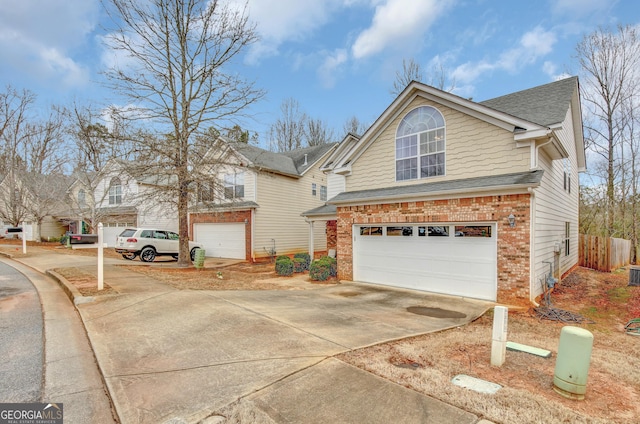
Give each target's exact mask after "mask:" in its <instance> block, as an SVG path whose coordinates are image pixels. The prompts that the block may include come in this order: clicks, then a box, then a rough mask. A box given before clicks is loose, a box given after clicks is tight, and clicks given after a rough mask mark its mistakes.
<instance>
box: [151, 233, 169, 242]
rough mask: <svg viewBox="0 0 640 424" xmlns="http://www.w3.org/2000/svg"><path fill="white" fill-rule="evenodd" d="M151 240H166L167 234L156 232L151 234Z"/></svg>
mask: <svg viewBox="0 0 640 424" xmlns="http://www.w3.org/2000/svg"><path fill="white" fill-rule="evenodd" d="M153 238H157V239H162V240H166V239H167V233H166V231H156V232H154V233H153Z"/></svg>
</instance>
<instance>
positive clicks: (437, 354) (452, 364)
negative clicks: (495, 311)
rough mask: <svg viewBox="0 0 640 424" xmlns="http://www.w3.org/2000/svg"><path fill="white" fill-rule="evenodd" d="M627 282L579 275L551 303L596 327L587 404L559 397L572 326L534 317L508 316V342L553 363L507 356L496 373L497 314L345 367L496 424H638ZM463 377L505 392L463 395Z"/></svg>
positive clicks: (635, 299) (634, 302)
mask: <svg viewBox="0 0 640 424" xmlns="http://www.w3.org/2000/svg"><path fill="white" fill-rule="evenodd" d="M628 277H629V276H628V271H622V272H617V273H612V274H606V273H598V272H595V271H591V270H587V269H583V268H580V269H578V270H576V271H575V272H574V273H572V274H571V275H570V276H569V278H567V279H565V280H564V281H563V282H562V284H560V285H558V286H557V289H556V291H555V292H554V294H552V296H551V298H552V304H553V306H554V307H556V308H563V309H566V310H571V311H573V312H576V313H582V314H584V315H586V316H588V317H589V318H591V319H593V320H594V321H595V323H594V324H584V325H578V326H580V327H583V328H586V329H588V330H590V331H591V332H592V333H593V334H594V346H593V352H592V356H591V366H590V369H589V375H588V382H587V394H586V399H585V400H584V401H575V400H570V399H565V398H564V397H562V396H560V395H558V394H557V393H556V392H555V391H553V376H554V373H555V359H556V354H557V347H558V340H559V336H560V331H561V329H562V327H563V326H564V325H566V324H564V323H561V322H555V321H548V320H541V319H539V317H537V316H536V315H535V314H534V313H533V311H529V312H526V313H513V312H511V313H509V323H508V329H509V336H508V337H509V340H510V341H513V342H517V343H522V344H527V345H530V346H535V347H539V348H543V349H547V350H550V351H551V352H552V357H551V358H550V359H544V358H541V357H538V356H534V355H530V354H527V353H523V352H516V351H507V360H506V362H505V364H504V365H503V366H502V367H493V366H491V364H490V357H491V333H492V325H493V315H492V313H491V312H490V313H488V314H485V315H484V316H482V317H480V318H479V319H478V320H476V321H474V322H473V323H471V324H469V325H467V326H464V327H459V328H455V329H451V330H447V331H444V332H439V333H434V334H428V335H424V336H419V337H415V338H410V339H405V340H400V341H397V342H392V343H386V344H382V345H377V346H373V347H370V348H366V349H361V350H357V351H352V352H349V353H346V354H342V355H339V359H341V360H344V361H346V362H348V363H350V364H353V365H355V366H358V367H360V368H362V369H365V370H367V371H370V372H372V373H374V374H377V375H379V376H381V377H383V378H387V379H389V380H392V381H394V382H397V383H398V384H401V385H403V386H406V387H408V388H411V389H413V390H416V391H419V392H421V393H424V394H427V395H429V396H433V397H435V398H438V399H440V400H442V401H444V402H447V403H450V404H452V405H455V406H458V407H460V408H462V409H465V410H467V411H470V412H472V413H474V414H478V415H479V416H481V417H483V418H486V419H488V420H491V421H494V422H496V423H512V422H518V423H540V422H544V423H567V422H589V423H636V422H637V417H638V416H640V368H639V367H638V364H637V360H638V359H637V358H639V357H640V337H633V336H628V335H626V334H624V332H623V331H622V327H623V326H624V323H626V322H627V321H628V320H629V319H630V317H631V316H633V314H634V313H635V312H634V311H637V310H638V308H639V307H640V287H629V286H628V285H627V284H628ZM623 300H624V301H623ZM639 316H640V315H639ZM572 325H576V324H572ZM458 374H467V375H471V376H473V377H477V378H481V379H484V380H487V381H491V382H494V383H497V384H500V385H502V386H503V388H502V389H501V390H499V391H498V392H497V393H496V394H494V395H486V394H480V393H476V392H473V391H471V390H468V389H463V388H460V387H457V386H454V385H453V384H452V383H451V382H450V381H451V379H452V378H453V377H455V376H456V375H458Z"/></svg>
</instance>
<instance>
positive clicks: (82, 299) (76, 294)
mask: <svg viewBox="0 0 640 424" xmlns="http://www.w3.org/2000/svg"><path fill="white" fill-rule="evenodd" d="M46 273H47V275H48V276H50V277H51V278H53V279H54V280H56V282H57V283H58V285H59V286H60V287H62V290H64V292H65V294H66V295H67V297H68V298H69V300H71V302H72V303H73V304H74V305H80V304H82V303H89V302H93V301H94V300H95V298H93V297H92V296H83V295H82V294H80V291H79V290H78V289H77V288H76V286H74V285H73V284H71V283H70V282H69V281H68V280H67V279H66V278H64V277H63V276H62V275H60V274H58V273H57V272H55V271H53V270H51V269H48V270H46Z"/></svg>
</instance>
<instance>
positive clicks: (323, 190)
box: [320, 186, 327, 200]
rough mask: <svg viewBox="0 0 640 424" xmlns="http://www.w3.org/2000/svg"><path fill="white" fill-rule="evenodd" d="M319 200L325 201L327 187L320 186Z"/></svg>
mask: <svg viewBox="0 0 640 424" xmlns="http://www.w3.org/2000/svg"><path fill="white" fill-rule="evenodd" d="M320 200H327V186H320Z"/></svg>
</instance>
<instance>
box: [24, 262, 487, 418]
mask: <svg viewBox="0 0 640 424" xmlns="http://www.w3.org/2000/svg"><path fill="white" fill-rule="evenodd" d="M16 260H18V261H19V262H22V263H24V264H25V265H28V266H31V267H33V268H35V269H37V270H38V271H40V272H46V271H47V270H48V269H51V268H53V267H58V268H61V267H79V266H80V267H87V269H90V268H91V267H92V266H93V265H92V264H91V262H92V261H93V262H94V263H95V258H91V257H78V256H73V257H71V256H70V255H64V254H59V253H54V252H36V251H35V250H34V251H33V255H27V256H26V257H22V258H16ZM117 263H128V264H131V262H128V261H127V262H125V261H120V260H116V259H110V260H108V261H105V274H104V275H105V282H106V283H108V284H109V285H110V286H111V287H113V288H115V289H116V291H117V292H118V293H119V294H116V295H103V296H96V297H95V298H94V299H86V298H85V299H83V298H81V297H78V296H79V293H78V292H77V290H75V291H74V287H72V286H71V287H68V289H67V290H68V292H69V293H70V295H71V297H72V298H73V299H74V301H75V303H76V308H77V310H78V311H79V312H80V315H81V317H82V321H83V323H84V326H85V328H86V330H87V334H88V336H89V339H90V341H91V345H92V347H93V351H94V352H95V356H96V358H97V361H98V364H99V367H100V370H101V372H102V375H103V378H104V381H105V382H106V385H107V388H108V391H109V394H110V395H111V398H112V400H113V404H114V406H115V410H116V412H117V415H118V417H119V419H120V420H121V422H123V423H138V422H140V423H157V422H186V423H195V422H206V423H218V422H229V423H230V422H253V421H256V422H265V423H280V422H282V423H284V422H305V423H316V422H317V423H326V422H344V423H363V422H367V423H388V422H402V423H425V422H427V423H428V422H434V423H469V424H472V423H477V422H479V419H478V417H477V416H475V415H473V414H470V413H468V412H465V411H462V410H460V409H457V408H455V407H452V406H450V405H447V404H444V403H442V402H440V401H437V400H435V399H432V398H429V397H427V396H423V395H421V394H419V393H417V392H414V391H412V390H409V389H406V388H404V387H401V386H398V385H396V384H394V383H393V382H390V381H387V380H384V379H381V378H379V377H376V376H374V375H372V374H370V373H367V372H365V371H362V370H360V369H357V368H354V367H352V366H350V365H347V364H345V363H343V362H341V361H339V360H336V359H334V358H333V356H334V355H336V354H338V353H341V352H344V351H347V350H350V349H354V348H358V347H363V346H366V345H371V344H375V343H380V342H383V341H387V340H392V339H398V338H404V337H409V336H413V335H417V334H422V333H425V332H430V331H436V330H439V329H442V328H443V326H444V327H445V328H446V327H447V326H458V325H462V324H464V323H465V322H467V321H468V320H470V319H473V318H475V317H476V316H478V315H480V314H481V313H483V312H484V310H485V309H486V306H485V305H482V304H479V303H478V304H476V303H473V302H463V301H460V300H458V301H456V300H455V299H453V300H452V299H445V300H443V299H442V298H438V299H431V297H430V296H428V295H424V294H421V293H413V292H409V291H401V290H384V289H378V288H370V287H366V286H359V285H353V286H347V287H348V288H349V290H350V291H352V292H354V293H356V292H357V293H358V296H353V297H349V298H345V297H343V296H338V295H337V291H338V290H344V289H345V285H341V287H338V288H337V289H336V288H331V287H328V288H321V289H317V290H313V291H307V292H295V291H290V292H284V291H273V292H251V291H243V292H233V293H232V292H224V291H222V292H214V291H193V290H176V289H173V288H172V287H169V286H168V285H166V284H163V283H161V282H158V281H155V280H152V279H150V278H148V277H145V276H143V275H141V274H139V273H135V272H132V271H129V270H126V269H123V268H122V267H117V266H115V264H117ZM60 282H61V284H62V285H63V286H70V284H68V283H66V281H65V280H64V279H63V278H61V279H60ZM430 301H433V302H444V301H449V302H457V303H456V304H455V307H456V308H458V309H463V310H465V311H466V313H467V319H465V320H463V321H451V322H443V320H433V319H429V318H428V317H420V316H416V315H412V314H408V313H406V312H405V309H406V307H405V305H412V304H416V302H430ZM65 406H66V405H65ZM239 411H240V412H239ZM225 417H226V418H225ZM234 417H235V418H234ZM248 417H251V418H248Z"/></svg>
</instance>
